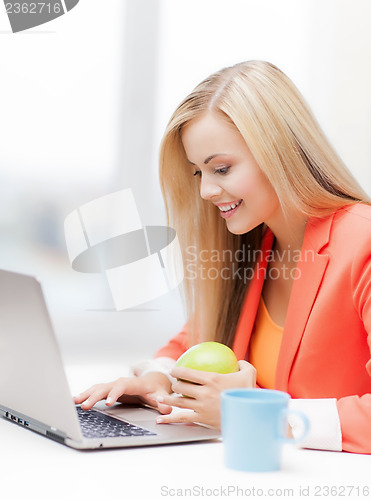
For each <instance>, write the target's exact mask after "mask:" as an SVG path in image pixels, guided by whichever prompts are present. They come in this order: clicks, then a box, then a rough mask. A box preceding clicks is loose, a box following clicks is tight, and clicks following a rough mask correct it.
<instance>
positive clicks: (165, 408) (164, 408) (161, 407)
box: [157, 403, 173, 415]
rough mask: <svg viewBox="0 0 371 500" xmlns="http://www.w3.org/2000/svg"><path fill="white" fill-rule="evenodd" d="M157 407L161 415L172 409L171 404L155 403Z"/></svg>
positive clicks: (167, 413) (168, 412)
mask: <svg viewBox="0 0 371 500" xmlns="http://www.w3.org/2000/svg"><path fill="white" fill-rule="evenodd" d="M157 409H158V411H159V412H160V413H162V414H163V415H169V414H170V413H171V412H172V411H173V408H172V407H171V406H169V405H165V404H163V403H157Z"/></svg>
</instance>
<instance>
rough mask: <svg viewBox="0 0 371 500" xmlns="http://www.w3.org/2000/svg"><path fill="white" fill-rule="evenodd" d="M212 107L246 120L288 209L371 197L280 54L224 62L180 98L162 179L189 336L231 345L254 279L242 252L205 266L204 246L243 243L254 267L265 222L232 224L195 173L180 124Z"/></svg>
mask: <svg viewBox="0 0 371 500" xmlns="http://www.w3.org/2000/svg"><path fill="white" fill-rule="evenodd" d="M207 112H214V113H219V114H220V115H221V116H222V117H223V118H226V119H228V120H230V121H231V122H232V123H233V124H234V125H235V127H236V128H237V129H238V130H239V132H240V133H241V135H242V136H243V138H244V139H245V141H246V144H247V145H248V147H249V149H250V151H251V152H252V154H253V156H254V158H255V160H256V161H257V163H258V165H259V166H260V168H261V170H262V171H263V172H264V174H265V175H266V177H267V179H268V180H269V181H270V183H271V184H272V186H273V188H274V190H275V192H276V194H277V197H278V199H279V201H280V204H281V207H282V209H283V211H284V212H288V211H290V210H292V209H294V210H296V211H300V212H301V213H302V214H303V215H304V216H306V217H322V216H324V215H326V214H329V213H331V212H334V211H335V210H337V209H338V208H340V207H342V206H344V205H347V204H350V203H354V202H364V203H370V200H369V198H368V197H367V195H366V193H365V192H364V191H363V190H362V189H361V188H360V186H359V185H358V183H357V182H356V181H355V179H354V178H353V176H352V175H351V174H350V172H349V171H348V170H347V168H346V167H345V165H344V164H343V162H342V161H341V160H340V158H339V157H338V155H337V154H336V152H335V151H334V149H333V148H332V147H331V145H330V144H329V142H328V140H327V139H326V137H325V135H324V133H323V132H322V130H321V128H320V126H319V125H318V123H317V122H316V120H315V118H314V117H313V115H312V113H311V111H310V109H309V107H308V106H307V104H306V103H305V101H304V99H303V97H302V96H301V94H300V93H299V91H298V90H297V88H296V87H295V85H294V84H293V83H292V82H291V80H290V79H289V78H288V77H287V76H286V75H285V74H284V73H283V72H282V71H280V70H279V69H278V68H277V67H276V66H274V65H273V64H270V63H268V62H264V61H248V62H243V63H239V64H236V65H235V66H231V67H229V68H224V69H222V70H220V71H218V72H216V73H214V74H213V75H211V76H209V77H208V78H206V79H205V80H204V81H203V82H201V83H200V84H199V85H198V86H197V87H196V88H195V89H194V91H193V92H192V93H191V94H190V95H189V96H188V97H186V98H185V99H184V100H183V101H182V102H181V103H180V105H179V106H178V108H177V109H176V111H175V112H174V114H173V116H172V117H171V119H170V122H169V124H168V126H167V129H166V131H165V134H164V138H163V141H162V144H161V149H160V182H161V188H162V192H163V196H164V200H165V206H166V210H167V215H168V223H169V225H171V226H172V227H173V228H174V229H175V230H176V232H177V234H178V238H179V241H180V244H181V247H182V252H183V262H184V266H185V276H186V279H185V281H184V292H185V301H186V306H187V312H188V317H189V332H190V339H191V343H195V342H198V341H204V340H216V341H219V342H223V343H225V344H227V345H229V346H231V345H232V343H233V339H234V334H235V330H236V326H237V321H238V318H239V314H240V311H241V307H242V303H243V298H244V296H245V293H246V289H247V286H248V282H247V283H246V280H245V279H241V276H240V275H239V274H238V273H237V274H236V272H235V268H236V261H235V259H233V258H232V259H230V261H229V262H226V260H225V259H223V258H220V259H219V261H218V260H210V259H209V260H208V261H204V260H202V268H203V270H204V272H203V274H202V275H200V273H199V270H200V266H201V262H200V259H199V258H198V256H200V255H201V254H200V252H203V254H205V253H206V254H208V255H211V254H212V252H214V254H215V252H218V254H219V256H223V255H225V252H226V251H230V252H231V255H232V256H236V255H237V253H238V251H241V250H242V249H244V261H243V263H242V262H240V261H239V262H238V265H239V266H240V268H241V267H243V268H244V269H251V268H252V267H253V266H254V263H255V259H254V258H253V257H252V256H256V255H257V252H258V251H259V248H260V244H261V237H262V227H261V226H259V227H257V228H255V229H254V230H252V231H250V232H249V233H246V234H243V235H233V234H231V233H230V232H229V231H228V230H227V228H226V225H225V222H224V221H223V220H222V219H221V217H220V215H219V213H218V209H217V208H216V207H215V206H213V205H212V204H211V203H209V202H207V201H205V200H203V199H202V198H201V197H200V194H199V183H198V182H192V181H193V178H192V177H191V175H192V171H191V170H190V166H189V163H188V161H187V158H186V155H185V152H184V148H183V144H182V138H181V134H182V130H183V129H184V127H185V126H186V125H187V124H189V123H190V122H191V121H192V120H194V119H195V118H197V117H199V116H201V115H202V114H205V113H207ZM190 249H191V250H192V251H191V255H192V265H193V267H192V271H193V272H192V276H189V275H190V269H189V266H190V259H189V255H190ZM246 249H248V252H247V255H246ZM222 269H223V276H222V274H221V273H222ZM211 270H212V271H213V272H212V273H210V271H211ZM249 275H250V277H251V273H249ZM187 276H188V279H187ZM234 276H235V277H234ZM214 277H215V279H214ZM205 278H206V279H205Z"/></svg>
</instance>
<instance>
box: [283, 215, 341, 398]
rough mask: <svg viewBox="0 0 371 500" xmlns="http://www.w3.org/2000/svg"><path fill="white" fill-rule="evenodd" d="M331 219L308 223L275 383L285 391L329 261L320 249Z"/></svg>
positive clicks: (326, 240) (323, 244) (324, 243)
mask: <svg viewBox="0 0 371 500" xmlns="http://www.w3.org/2000/svg"><path fill="white" fill-rule="evenodd" d="M332 220H333V215H331V216H329V217H327V218H326V219H309V221H308V223H307V227H306V230H305V235H304V241H303V246H302V249H301V256H300V260H299V262H298V264H297V270H296V276H297V279H296V280H295V281H294V284H293V287H292V291H291V295H290V302H289V307H288V310H287V316H286V322H285V327H284V334H283V338H282V344H281V349H280V354H279V357H278V362H277V373H276V383H275V386H276V388H277V389H280V390H282V391H287V390H288V381H289V375H290V371H291V367H292V364H293V362H294V359H295V355H296V352H297V350H298V348H299V345H300V341H301V338H302V336H303V333H304V330H305V327H306V324H307V321H308V317H309V315H310V312H311V310H312V307H313V303H314V301H315V299H316V295H317V292H318V288H319V286H320V284H321V281H322V278H323V275H324V273H325V270H326V267H327V264H328V259H329V258H328V255H325V254H324V255H321V254H320V253H319V252H320V251H321V249H322V248H323V247H324V246H325V245H326V244H327V243H328V241H329V236H330V229H331V224H332Z"/></svg>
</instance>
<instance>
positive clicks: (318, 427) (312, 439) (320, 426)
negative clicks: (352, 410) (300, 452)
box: [288, 398, 342, 451]
mask: <svg viewBox="0 0 371 500" xmlns="http://www.w3.org/2000/svg"><path fill="white" fill-rule="evenodd" d="M289 409H291V410H297V411H301V412H303V413H304V414H305V415H306V416H307V418H308V420H309V431H308V434H307V435H306V436H305V438H304V439H303V440H301V441H300V442H299V443H298V444H299V446H301V447H302V448H312V449H315V450H329V451H342V435H341V426H340V418H339V413H338V410H337V406H336V399H335V398H331V399H327V398H326V399H291V400H290V402H289ZM288 420H289V424H290V425H291V427H292V433H293V436H294V438H297V437H298V436H299V435H300V434H301V433H302V429H303V427H302V425H303V424H301V423H300V422H299V419H298V418H297V417H296V416H295V415H292V416H290V415H289V417H288Z"/></svg>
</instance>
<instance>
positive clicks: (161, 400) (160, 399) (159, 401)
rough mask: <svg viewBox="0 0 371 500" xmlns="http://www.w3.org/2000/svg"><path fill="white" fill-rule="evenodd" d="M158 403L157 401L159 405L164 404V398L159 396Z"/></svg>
mask: <svg viewBox="0 0 371 500" xmlns="http://www.w3.org/2000/svg"><path fill="white" fill-rule="evenodd" d="M156 401H157V402H158V403H163V402H164V398H163V396H157V398H156Z"/></svg>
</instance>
